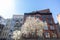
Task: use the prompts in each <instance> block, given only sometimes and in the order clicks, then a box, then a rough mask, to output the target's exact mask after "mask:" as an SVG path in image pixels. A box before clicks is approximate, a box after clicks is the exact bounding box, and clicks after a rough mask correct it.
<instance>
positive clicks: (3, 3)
mask: <svg viewBox="0 0 60 40" xmlns="http://www.w3.org/2000/svg"><path fill="white" fill-rule="evenodd" d="M13 14H15V4H14V0H0V15H1V16H3V17H4V18H11V17H12V16H13Z"/></svg>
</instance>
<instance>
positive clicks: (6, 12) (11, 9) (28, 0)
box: [0, 0, 60, 22]
mask: <svg viewBox="0 0 60 40" xmlns="http://www.w3.org/2000/svg"><path fill="white" fill-rule="evenodd" d="M59 4H60V0H0V15H1V16H3V17H4V18H11V17H12V16H13V15H14V14H20V15H23V14H24V13H26V12H32V11H36V10H44V9H48V8H49V9H50V11H51V12H52V14H53V18H54V20H55V22H57V14H59V13H60V5H59Z"/></svg>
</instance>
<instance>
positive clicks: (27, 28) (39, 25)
mask: <svg viewBox="0 0 60 40" xmlns="http://www.w3.org/2000/svg"><path fill="white" fill-rule="evenodd" d="M46 25H47V24H46V22H42V21H41V20H40V19H38V18H37V19H35V18H34V17H27V19H26V21H25V23H24V25H22V27H21V31H18V30H16V31H14V32H13V37H12V38H14V39H15V40H17V39H20V37H21V36H22V34H24V36H25V37H29V36H30V35H29V34H31V35H37V36H42V34H43V28H44V27H45V26H46Z"/></svg>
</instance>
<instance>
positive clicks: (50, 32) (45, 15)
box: [24, 10, 58, 38]
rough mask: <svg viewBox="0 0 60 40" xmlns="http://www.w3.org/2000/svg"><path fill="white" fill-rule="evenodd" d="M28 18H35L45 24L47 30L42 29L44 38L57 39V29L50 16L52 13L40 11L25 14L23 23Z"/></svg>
mask: <svg viewBox="0 0 60 40" xmlns="http://www.w3.org/2000/svg"><path fill="white" fill-rule="evenodd" d="M28 16H31V17H35V18H39V19H40V20H42V21H43V22H45V21H46V22H47V26H48V27H47V28H46V27H45V28H46V29H43V31H44V33H43V35H44V37H45V38H46V37H47V38H53V37H58V33H57V29H56V25H55V22H54V19H53V16H52V13H50V10H42V11H41V12H40V11H36V12H31V13H25V14H24V17H25V18H24V21H25V20H26V18H27V17H28Z"/></svg>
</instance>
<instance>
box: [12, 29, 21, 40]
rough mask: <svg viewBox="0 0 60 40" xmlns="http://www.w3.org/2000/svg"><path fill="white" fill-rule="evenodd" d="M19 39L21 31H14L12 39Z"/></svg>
mask: <svg viewBox="0 0 60 40" xmlns="http://www.w3.org/2000/svg"><path fill="white" fill-rule="evenodd" d="M20 37H21V31H19V30H15V31H14V32H13V36H12V38H13V39H15V40H18V39H20Z"/></svg>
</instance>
